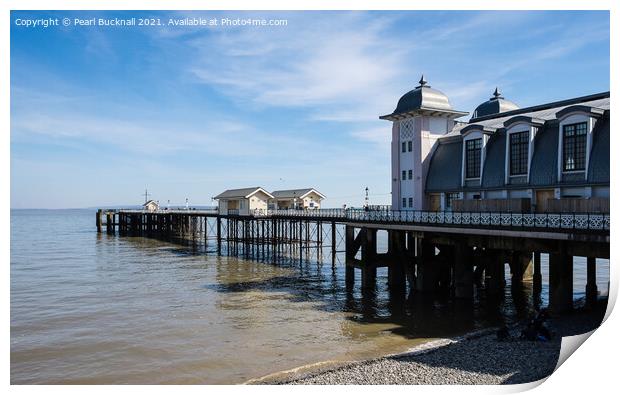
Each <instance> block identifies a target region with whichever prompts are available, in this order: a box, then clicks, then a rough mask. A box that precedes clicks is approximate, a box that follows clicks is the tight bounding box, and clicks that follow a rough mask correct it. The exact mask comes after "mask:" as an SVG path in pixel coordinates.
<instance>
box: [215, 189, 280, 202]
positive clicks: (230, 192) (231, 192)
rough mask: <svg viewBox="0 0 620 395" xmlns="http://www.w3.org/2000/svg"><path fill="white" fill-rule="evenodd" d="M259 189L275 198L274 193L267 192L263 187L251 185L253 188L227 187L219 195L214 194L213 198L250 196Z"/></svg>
mask: <svg viewBox="0 0 620 395" xmlns="http://www.w3.org/2000/svg"><path fill="white" fill-rule="evenodd" d="M259 191H260V192H263V193H265V194H266V195H267V196H269V197H270V198H273V195H272V194H270V193H269V192H267V191H266V190H265V189H263V188H261V187H251V188H240V189H227V190H225V191H224V192H222V193H220V194H219V195H217V196H214V197H213V199H234V198H248V197H250V196H252V195H254V194H255V193H256V192H259Z"/></svg>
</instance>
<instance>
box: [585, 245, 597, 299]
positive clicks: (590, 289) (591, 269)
mask: <svg viewBox="0 0 620 395" xmlns="http://www.w3.org/2000/svg"><path fill="white" fill-rule="evenodd" d="M587 259H588V263H587V265H588V267H587V282H586V305H587V306H588V307H590V308H592V307H594V306H596V299H597V297H598V288H597V286H596V258H595V257H592V256H589V257H588V258H587Z"/></svg>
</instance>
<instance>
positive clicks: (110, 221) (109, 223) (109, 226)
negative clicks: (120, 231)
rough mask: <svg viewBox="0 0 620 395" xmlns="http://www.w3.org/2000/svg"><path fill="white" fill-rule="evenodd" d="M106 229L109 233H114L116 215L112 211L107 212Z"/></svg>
mask: <svg viewBox="0 0 620 395" xmlns="http://www.w3.org/2000/svg"><path fill="white" fill-rule="evenodd" d="M105 229H106V232H107V233H108V234H114V215H113V214H112V213H111V212H107V213H106V224H105Z"/></svg>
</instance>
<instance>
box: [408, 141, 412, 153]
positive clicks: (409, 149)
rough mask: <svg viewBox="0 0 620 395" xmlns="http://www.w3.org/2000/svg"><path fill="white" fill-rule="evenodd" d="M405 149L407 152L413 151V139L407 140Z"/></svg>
mask: <svg viewBox="0 0 620 395" xmlns="http://www.w3.org/2000/svg"><path fill="white" fill-rule="evenodd" d="M407 151H409V152H411V151H413V141H408V142H407Z"/></svg>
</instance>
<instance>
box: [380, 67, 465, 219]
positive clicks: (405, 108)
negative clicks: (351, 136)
mask: <svg viewBox="0 0 620 395" xmlns="http://www.w3.org/2000/svg"><path fill="white" fill-rule="evenodd" d="M467 114H468V113H467V112H463V111H456V110H454V109H453V108H452V106H451V105H450V101H449V100H448V97H447V96H446V95H444V94H443V93H442V92H440V91H438V90H436V89H432V88H431V86H430V85H428V82H427V81H426V79H424V76H422V78H420V81H419V85H418V86H417V87H416V88H415V89H413V90H411V91H409V92H407V93H405V94H404V95H403V96H402V97H401V98H400V100H399V101H398V104H397V106H396V109H395V110H394V112H392V113H391V114H388V115H383V116H381V117H379V118H380V119H385V120H388V121H392V155H391V157H392V183H391V184H392V209H393V210H426V209H429V202H427V199H426V196H425V194H424V190H425V184H426V174H427V172H428V165H429V161H430V158H431V156H432V153H433V150H434V148H435V146H436V142H437V139H438V138H440V137H441V136H443V135H445V134H446V133H449V132H450V131H451V130H452V128H453V127H454V120H455V119H456V118H460V117H462V116H464V115H467Z"/></svg>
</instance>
